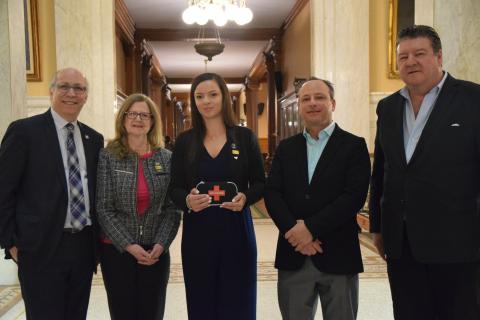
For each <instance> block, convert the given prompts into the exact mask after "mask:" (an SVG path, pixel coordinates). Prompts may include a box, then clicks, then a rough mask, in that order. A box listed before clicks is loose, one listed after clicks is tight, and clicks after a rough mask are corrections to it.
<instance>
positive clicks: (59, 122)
mask: <svg viewBox="0 0 480 320" xmlns="http://www.w3.org/2000/svg"><path fill="white" fill-rule="evenodd" d="M50 111H51V112H52V117H53V122H54V123H55V128H56V129H57V135H58V141H59V142H60V152H61V153H62V160H63V169H64V171H65V179H66V181H67V191H68V203H70V185H69V183H68V165H67V145H66V144H67V135H68V132H67V129H66V128H65V125H66V124H67V123H68V121H67V120H65V119H63V118H62V117H61V116H60V115H59V114H58V113H57V112H55V110H53V108H51V109H50ZM72 124H73V127H74V129H73V140H74V141H75V147H76V148H77V155H78V162H79V165H80V176H81V178H82V186H83V196H84V199H85V211H86V212H87V226H90V225H92V220H91V219H90V201H89V194H88V178H87V161H86V159H85V151H84V149H83V141H82V135H81V132H80V128H79V127H78V122H77V121H74V122H72ZM71 221H72V215H71V214H70V206H67V216H66V218H65V224H64V227H65V228H72V223H71Z"/></svg>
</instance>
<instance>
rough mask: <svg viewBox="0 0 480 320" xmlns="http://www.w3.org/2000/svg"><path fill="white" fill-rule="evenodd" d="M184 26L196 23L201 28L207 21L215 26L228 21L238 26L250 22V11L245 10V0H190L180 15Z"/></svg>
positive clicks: (251, 16)
mask: <svg viewBox="0 0 480 320" xmlns="http://www.w3.org/2000/svg"><path fill="white" fill-rule="evenodd" d="M182 19H183V21H184V22H185V23H186V24H193V23H197V24H199V25H201V26H203V25H205V24H207V22H208V20H212V21H213V22H215V24H216V25H217V26H224V25H225V24H226V23H227V22H228V21H229V20H231V21H235V22H236V23H237V24H238V25H244V24H247V23H249V22H250V21H252V19H253V13H252V10H250V9H249V8H247V6H246V2H245V0H190V1H189V7H188V8H187V9H185V10H184V11H183V13H182Z"/></svg>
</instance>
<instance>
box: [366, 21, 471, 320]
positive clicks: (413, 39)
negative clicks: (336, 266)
mask: <svg viewBox="0 0 480 320" xmlns="http://www.w3.org/2000/svg"><path fill="white" fill-rule="evenodd" d="M397 61H398V69H399V73H400V78H401V79H402V80H403V82H405V87H404V88H403V89H401V90H400V91H398V92H396V93H394V94H392V95H390V96H388V97H386V98H385V99H383V100H381V101H380V102H379V104H378V107H377V115H378V120H377V136H376V139H375V155H374V164H373V174H372V182H371V199H370V202H369V204H370V229H371V230H370V231H371V232H372V233H374V241H375V245H376V246H377V248H378V251H379V253H380V255H381V256H382V257H383V258H384V259H386V261H387V266H388V276H389V280H390V288H391V292H392V299H393V310H394V315H395V319H397V320H416V319H419V320H420V319H421V320H433V319H442V320H443V319H445V320H454V319H458V320H460V319H461V320H478V319H480V314H479V310H478V305H477V303H476V299H477V294H478V293H477V291H478V288H476V286H478V285H477V282H476V281H478V280H476V279H477V268H478V261H479V258H480V104H479V103H480V86H479V85H477V84H474V83H471V82H467V81H461V80H457V79H455V78H453V77H452V76H451V75H449V74H448V73H447V72H444V71H443V70H442V45H441V41H440V38H439V36H438V34H437V33H436V31H435V30H434V29H433V28H431V27H428V26H414V27H409V28H406V29H404V30H402V31H401V32H400V33H399V36H398V43H397Z"/></svg>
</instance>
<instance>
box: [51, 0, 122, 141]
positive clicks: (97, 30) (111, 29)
mask: <svg viewBox="0 0 480 320" xmlns="http://www.w3.org/2000/svg"><path fill="white" fill-rule="evenodd" d="M54 1H55V34H56V55H57V69H62V68H65V67H75V68H78V69H79V70H81V71H82V72H84V73H85V75H86V77H87V79H88V81H89V84H90V89H89V94H88V101H87V104H86V105H85V106H84V107H83V110H82V113H81V114H80V120H81V121H83V122H85V123H86V124H88V125H90V126H92V127H93V128H94V129H96V130H97V131H99V132H101V133H103V134H104V136H105V138H107V139H108V138H112V137H113V135H114V102H115V99H116V88H115V13H114V3H113V0H102V1H98V0H85V1H77V0H54Z"/></svg>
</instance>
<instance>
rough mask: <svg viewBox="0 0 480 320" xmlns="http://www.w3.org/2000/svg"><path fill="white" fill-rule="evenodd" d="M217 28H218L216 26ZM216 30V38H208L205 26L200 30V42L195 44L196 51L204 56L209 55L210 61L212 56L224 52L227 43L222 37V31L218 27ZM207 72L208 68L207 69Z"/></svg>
mask: <svg viewBox="0 0 480 320" xmlns="http://www.w3.org/2000/svg"><path fill="white" fill-rule="evenodd" d="M215 29H216V28H215ZM215 31H216V35H215V36H216V37H215V38H214V39H208V38H206V36H205V30H204V29H203V27H202V28H201V29H200V30H199V31H198V42H197V43H196V44H195V46H194V47H195V51H196V52H197V53H198V54H201V55H202V56H205V57H207V60H208V61H212V57H213V56H216V55H218V54H220V53H222V52H223V49H224V48H225V45H224V44H223V43H222V40H221V39H220V33H219V32H218V29H216V30H215ZM207 60H205V69H206V65H207ZM205 72H206V70H205Z"/></svg>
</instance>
